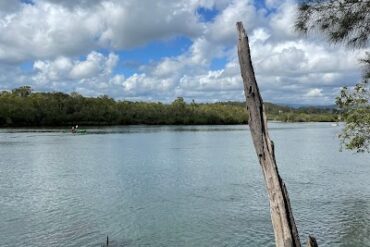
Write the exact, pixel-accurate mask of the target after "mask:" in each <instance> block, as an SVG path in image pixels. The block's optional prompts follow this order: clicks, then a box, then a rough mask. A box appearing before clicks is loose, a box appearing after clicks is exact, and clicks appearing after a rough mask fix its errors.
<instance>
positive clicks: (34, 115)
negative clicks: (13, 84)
mask: <svg viewBox="0 0 370 247" xmlns="http://www.w3.org/2000/svg"><path fill="white" fill-rule="evenodd" d="M264 108H265V111H266V113H267V118H268V119H269V121H281V122H335V121H337V120H338V112H337V110H336V109H335V108H323V107H300V108H294V107H288V106H283V105H276V104H272V103H268V102H265V103H264ZM247 123H248V113H247V111H246V107H245V102H236V101H227V102H216V103H197V102H195V101H192V102H190V103H189V102H186V101H185V100H184V98H182V97H177V98H176V99H175V100H174V101H173V102H172V103H170V104H164V103H161V102H157V103H153V102H133V101H120V100H118V101H117V100H114V99H113V98H110V97H109V96H106V95H103V96H100V97H84V96H82V95H80V94H77V93H71V94H66V93H62V92H36V93H35V92H32V89H31V88H29V87H21V88H18V89H14V90H12V92H8V91H2V92H0V127H66V126H70V128H71V127H72V126H75V125H80V126H120V125H238V124H247Z"/></svg>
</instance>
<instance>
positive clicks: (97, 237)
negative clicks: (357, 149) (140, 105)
mask: <svg viewBox="0 0 370 247" xmlns="http://www.w3.org/2000/svg"><path fill="white" fill-rule="evenodd" d="M339 130H340V127H332V126H331V125H330V124H327V123H326V124H325V123H324V124H322V123H320V124H319V123H305V124H282V123H271V124H270V135H271V137H272V139H273V140H274V142H275V144H276V152H277V154H276V155H277V161H278V164H279V167H280V173H281V175H282V176H283V178H284V179H285V181H286V183H287V186H288V190H289V194H290V197H291V201H292V207H293V210H294V214H295V217H296V221H297V224H298V228H299V231H300V235H301V238H302V239H304V240H305V239H306V237H307V235H308V233H313V234H314V235H315V236H316V237H317V238H318V242H319V245H320V246H343V247H344V246H346V247H348V246H359V247H360V246H370V155H369V154H360V155H355V154H352V153H350V152H339V151H338V150H339V142H338V140H337V139H336V134H337V133H338V132H339ZM106 235H109V238H110V240H111V241H112V242H113V243H115V245H117V246H274V244H273V231H272V227H271V223H270V216H269V207H268V200H267V194H266V191H265V188H264V184H263V182H262V175H261V170H260V167H259V164H258V163H257V159H256V155H255V153H254V149H253V146H252V144H251V137H250V134H249V131H248V127H247V126H191V127H189V126H188V127H168V126H162V127H146V126H135V127H114V128H101V129H89V130H88V134H86V135H72V134H70V133H68V132H67V133H63V131H62V130H58V129H42V130H40V129H16V130H15V129H3V130H0V246H100V245H101V243H103V242H104V241H105V238H106Z"/></svg>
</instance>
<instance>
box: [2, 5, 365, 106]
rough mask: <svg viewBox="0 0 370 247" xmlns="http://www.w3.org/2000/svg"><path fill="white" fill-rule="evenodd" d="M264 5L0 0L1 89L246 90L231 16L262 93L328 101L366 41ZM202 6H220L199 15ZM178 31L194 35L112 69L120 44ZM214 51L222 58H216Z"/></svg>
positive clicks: (278, 98) (152, 96) (150, 94)
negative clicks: (347, 41) (180, 45)
mask: <svg viewBox="0 0 370 247" xmlns="http://www.w3.org/2000/svg"><path fill="white" fill-rule="evenodd" d="M265 5H266V6H267V8H269V9H261V8H257V7H255V5H254V1H252V0H222V1H221V0H190V1H189V0H173V1H167V0H157V1H152V0H141V1H134V0H126V1H119V0H91V1H90V0H89V1H87V0H76V1H72V0H66V1H57V0H35V1H34V4H33V5H32V4H21V3H20V2H19V1H2V0H0V8H1V9H2V10H1V11H0V33H1V35H0V64H1V65H2V66H0V89H2V88H8V89H9V88H14V87H15V86H18V85H22V84H25V83H26V82H27V84H29V83H31V84H32V86H33V87H35V88H36V89H37V90H62V91H67V92H70V91H78V92H80V93H83V94H87V95H100V94H108V95H110V96H113V97H116V98H127V99H141V100H164V101H171V100H173V99H174V98H175V97H176V96H184V97H185V98H187V99H193V98H194V99H195V100H197V101H217V100H243V99H244V96H243V92H242V81H241V77H240V71H239V64H238V59H237V54H236V46H235V45H236V41H237V39H236V38H237V37H236V30H235V22H236V21H243V23H244V25H245V27H246V29H247V31H248V34H249V38H250V39H249V40H250V45H251V53H252V59H253V64H254V68H255V71H256V75H257V80H258V83H259V85H260V88H261V92H262V94H263V97H264V98H265V100H266V101H273V102H279V103H297V102H301V101H304V103H310V102H318V101H320V102H325V103H328V104H331V103H333V100H334V97H335V94H336V92H337V91H338V88H339V87H340V86H343V85H345V84H353V83H355V82H356V81H357V80H358V79H359V69H358V67H359V65H358V62H357V59H358V58H359V55H360V54H361V53H362V52H364V50H359V51H351V50H347V49H346V48H344V47H338V46H337V47H332V46H330V45H328V44H327V43H326V42H323V41H322V40H318V39H310V40H308V39H306V38H305V37H299V36H298V35H297V34H296V33H294V30H293V23H294V18H295V17H294V13H295V12H296V9H295V8H296V3H295V2H294V1H293V0H285V1H275V0H267V1H266V2H265ZM143 6H145V7H143ZM199 7H204V8H207V9H208V10H215V11H217V12H218V14H217V15H216V16H215V18H213V19H212V20H207V21H204V20H202V18H201V17H200V16H199V14H197V8H199ZM176 36H185V37H187V38H188V39H190V40H191V45H190V46H189V47H188V49H187V50H184V51H183V52H182V53H181V54H180V55H177V56H170V57H162V58H159V59H156V60H154V61H150V62H148V63H144V64H141V65H140V66H138V67H139V68H138V69H135V70H134V71H133V73H132V74H128V75H126V76H124V75H123V74H120V73H117V72H115V71H117V70H115V68H116V67H117V66H124V65H121V64H119V65H118V62H119V56H118V54H119V51H121V50H126V49H131V48H133V47H136V48H137V47H141V46H145V44H147V43H148V42H152V41H158V40H165V41H167V42H168V41H169V40H171V38H173V37H176ZM102 50H104V51H108V52H110V54H108V55H104V54H105V52H104V54H103V52H101V51H102ZM149 55H150V54H149ZM81 57H83V59H81ZM121 59H125V58H124V57H123V58H121ZM215 59H218V60H222V61H226V64H225V65H224V66H221V67H219V66H218V67H217V66H216V67H215V66H214V61H215ZM30 61H31V63H33V70H32V71H27V72H24V71H23V70H22V69H21V68H20V67H19V64H22V63H25V62H26V63H30Z"/></svg>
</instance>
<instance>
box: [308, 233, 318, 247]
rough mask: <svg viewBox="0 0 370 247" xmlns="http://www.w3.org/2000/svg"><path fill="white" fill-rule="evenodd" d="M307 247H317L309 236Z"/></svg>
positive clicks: (313, 239)
mask: <svg viewBox="0 0 370 247" xmlns="http://www.w3.org/2000/svg"><path fill="white" fill-rule="evenodd" d="M307 247H319V246H318V245H317V242H316V239H315V238H314V237H313V236H311V235H309V236H308V242H307Z"/></svg>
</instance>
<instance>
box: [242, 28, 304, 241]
mask: <svg viewBox="0 0 370 247" xmlns="http://www.w3.org/2000/svg"><path fill="white" fill-rule="evenodd" d="M237 29H238V33H239V42H238V55H239V63H240V70H241V76H242V78H243V84H244V93H245V97H246V102H247V111H248V112H249V120H248V125H249V127H250V131H251V134H252V139H253V144H254V147H255V149H256V153H257V156H258V159H259V163H260V165H261V167H262V172H263V176H264V179H265V183H266V187H267V192H268V197H269V201H270V213H271V220H272V225H273V228H274V234H275V242H276V246H277V247H300V246H301V242H300V240H299V235H298V231H297V227H296V225H295V222H294V217H293V212H292V209H291V207H290V201H289V196H288V191H287V189H286V187H285V184H284V182H283V180H282V179H281V177H280V175H279V171H278V167H277V165H276V160H275V153H274V144H273V142H272V141H271V140H270V138H269V135H268V130H267V122H266V116H265V112H264V107H263V101H262V97H261V95H260V92H259V89H258V85H257V82H256V78H255V75H254V70H253V65H252V60H251V55H250V50H249V43H248V37H247V35H246V33H245V30H244V28H243V24H242V23H241V22H238V23H237Z"/></svg>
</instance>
